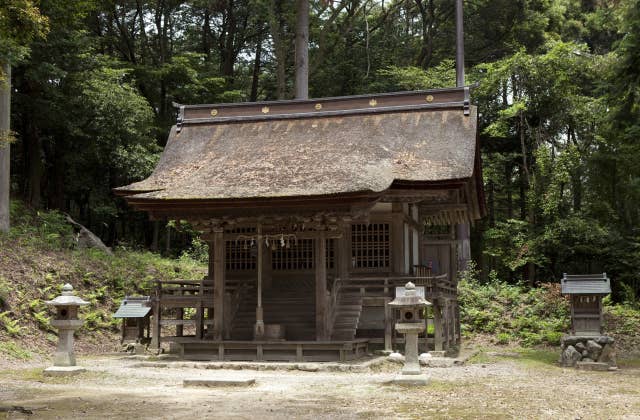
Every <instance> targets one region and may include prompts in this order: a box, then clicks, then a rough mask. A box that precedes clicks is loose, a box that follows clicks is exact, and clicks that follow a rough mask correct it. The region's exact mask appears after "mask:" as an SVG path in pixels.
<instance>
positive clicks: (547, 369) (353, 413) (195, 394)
mask: <svg viewBox="0 0 640 420" xmlns="http://www.w3.org/2000/svg"><path fill="white" fill-rule="evenodd" d="M543 356H544V357H541V356H540V355H539V354H534V353H522V354H507V355H500V354H498V355H495V354H491V353H482V354H481V355H480V356H477V357H475V358H474V359H472V360H471V361H469V362H468V363H467V364H465V365H464V366H456V367H451V368H428V369H425V372H426V373H428V375H429V376H430V377H431V379H432V380H431V383H430V384H429V385H427V386H426V387H420V388H404V387H400V386H394V385H386V384H385V383H384V382H385V381H387V380H389V379H391V378H393V377H394V376H395V374H396V372H397V371H398V370H399V366H398V365H395V364H392V363H385V364H383V365H380V366H376V367H373V368H371V369H370V370H368V371H366V372H358V373H354V372H304V371H299V370H291V371H280V370H276V371H269V370H219V369H215V370H214V369H202V368H187V367H171V366H172V363H168V365H169V367H135V366H136V364H137V365H139V361H136V360H130V359H123V358H120V357H94V358H84V359H81V360H80V364H81V365H83V366H85V367H87V368H88V369H89V370H88V372H86V373H83V374H80V375H78V376H75V377H71V378H51V377H43V376H42V368H43V367H44V366H46V365H45V364H41V365H40V364H37V363H34V362H32V363H31V364H22V365H14V366H9V367H7V366H5V367H4V368H2V370H0V419H2V418H3V416H4V417H5V418H9V419H17V418H27V419H40V418H42V419H54V418H55V419H71V418H73V419H76V418H89V419H100V418H122V419H123V418H137V419H181V418H189V419H191V418H194V416H198V417H204V418H224V419H263V418H265V419H283V418H284V419H286V418H291V419H298V418H300V419H318V418H319V419H325V418H348V419H349V418H400V419H405V418H406V419H412V418H416V419H417V418H444V419H467V418H469V419H471V418H517V419H524V418H549V419H563V418H566V419H612V418H615V419H619V418H621V419H640V367H639V366H638V364H637V363H634V364H630V365H628V366H624V365H623V366H622V367H621V369H619V370H618V371H616V372H583V371H577V370H574V369H564V368H560V367H557V366H555V365H554V364H553V363H552V361H551V360H550V359H551V357H552V355H543ZM550 356H551V357H550ZM160 366H162V365H160ZM246 377H254V378H255V379H256V383H255V385H253V386H250V387H244V388H184V387H183V386H182V381H183V380H184V379H191V378H246ZM13 406H20V407H24V408H25V409H26V410H28V411H32V414H28V413H23V412H19V411H7V410H8V408H9V407H13Z"/></svg>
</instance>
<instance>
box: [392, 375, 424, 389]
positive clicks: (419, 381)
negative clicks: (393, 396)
mask: <svg viewBox="0 0 640 420" xmlns="http://www.w3.org/2000/svg"><path fill="white" fill-rule="evenodd" d="M429 380H430V379H429V376H427V375H398V376H396V377H395V378H393V379H392V380H390V381H389V382H387V383H388V384H390V385H402V386H425V385H428V384H429Z"/></svg>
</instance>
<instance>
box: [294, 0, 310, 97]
mask: <svg viewBox="0 0 640 420" xmlns="http://www.w3.org/2000/svg"><path fill="white" fill-rule="evenodd" d="M296 99H309V0H297V16H296Z"/></svg>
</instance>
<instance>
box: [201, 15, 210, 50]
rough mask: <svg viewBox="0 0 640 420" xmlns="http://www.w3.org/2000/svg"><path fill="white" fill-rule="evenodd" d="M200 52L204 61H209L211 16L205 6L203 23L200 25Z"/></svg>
mask: <svg viewBox="0 0 640 420" xmlns="http://www.w3.org/2000/svg"><path fill="white" fill-rule="evenodd" d="M202 52H203V53H204V56H205V60H206V61H207V62H208V61H211V14H210V13H209V7H208V6H205V9H204V23H203V24H202Z"/></svg>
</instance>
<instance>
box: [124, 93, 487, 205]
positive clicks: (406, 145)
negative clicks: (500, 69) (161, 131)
mask: <svg viewBox="0 0 640 420" xmlns="http://www.w3.org/2000/svg"><path fill="white" fill-rule="evenodd" d="M263 112H264V111H263ZM465 114H468V115H465ZM212 115H213V113H212ZM476 124H477V117H476V109H475V108H474V107H471V108H470V109H469V108H468V107H467V108H466V112H463V109H462V107H460V106H455V107H446V106H444V107H440V108H434V109H427V108H425V109H416V108H415V107H408V108H407V109H402V107H394V108H393V109H392V110H391V109H390V110H389V112H375V113H352V114H349V113H341V114H340V115H318V116H309V115H308V114H306V115H304V116H302V117H300V118H284V119H282V118H277V117H274V118H272V119H269V118H259V119H255V120H247V121H242V122H238V121H232V120H231V121H211V122H209V123H203V122H198V123H197V124H184V125H182V127H181V128H180V130H178V129H177V128H176V127H173V129H172V130H171V134H170V135H169V140H168V143H167V145H166V147H165V149H164V152H163V154H162V157H161V158H160V162H159V163H158V165H157V167H156V169H155V170H154V172H153V174H152V175H151V176H150V177H149V178H147V179H145V180H144V181H141V182H137V183H134V184H131V185H128V186H125V187H121V188H119V189H118V190H117V191H118V192H119V193H120V194H124V195H132V194H136V200H138V199H146V200H153V201H155V200H204V199H206V200H218V199H222V200H228V199H247V198H256V199H259V198H276V197H284V198H286V197H296V196H318V195H323V196H326V195H335V194H344V193H353V192H366V191H370V192H381V191H384V190H386V189H388V188H389V187H390V186H391V185H392V184H393V182H394V181H415V182H439V181H449V180H463V179H469V178H471V177H472V175H473V171H474V158H475V156H476Z"/></svg>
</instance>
